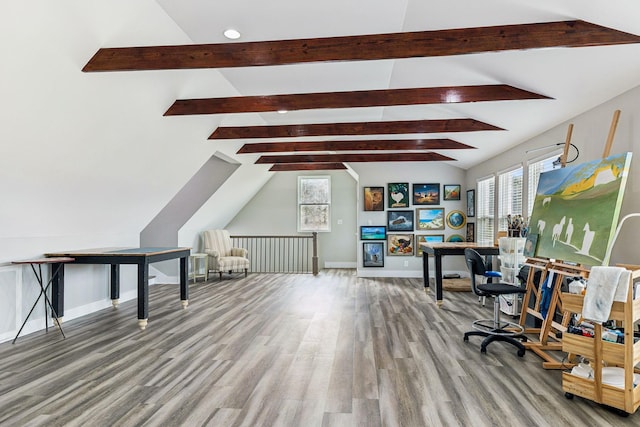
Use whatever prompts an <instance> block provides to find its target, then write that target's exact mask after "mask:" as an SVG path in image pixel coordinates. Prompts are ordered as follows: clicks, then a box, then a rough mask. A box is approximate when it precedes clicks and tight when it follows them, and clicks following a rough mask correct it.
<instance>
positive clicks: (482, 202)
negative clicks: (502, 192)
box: [476, 176, 496, 244]
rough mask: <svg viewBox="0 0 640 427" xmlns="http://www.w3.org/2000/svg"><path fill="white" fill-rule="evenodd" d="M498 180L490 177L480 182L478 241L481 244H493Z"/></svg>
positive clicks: (477, 214)
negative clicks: (494, 209) (494, 208)
mask: <svg viewBox="0 0 640 427" xmlns="http://www.w3.org/2000/svg"><path fill="white" fill-rule="evenodd" d="M495 189H496V179H495V177H493V176H492V177H490V178H487V179H483V180H480V181H478V197H477V201H476V204H477V206H478V207H477V212H476V223H477V225H476V227H477V232H476V234H477V239H478V243H481V244H492V243H493V235H494V233H493V230H494V217H495V213H494V211H493V206H494V204H495V198H496V195H495Z"/></svg>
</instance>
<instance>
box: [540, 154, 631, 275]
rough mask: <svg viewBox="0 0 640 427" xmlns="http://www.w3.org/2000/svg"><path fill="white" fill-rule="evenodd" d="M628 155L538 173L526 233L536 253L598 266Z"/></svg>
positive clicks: (614, 222)
mask: <svg viewBox="0 0 640 427" xmlns="http://www.w3.org/2000/svg"><path fill="white" fill-rule="evenodd" d="M630 163H631V153H623V154H617V155H613V156H609V157H607V158H604V159H601V160H594V161H592V162H586V163H582V164H579V165H575V166H567V167H565V168H562V169H556V170H552V171H548V172H543V173H542V174H540V180H539V182H538V189H537V192H536V197H535V202H534V205H533V212H532V214H531V218H530V220H529V232H530V233H536V234H537V235H538V246H537V250H536V256H538V257H544V258H550V259H556V260H562V261H569V262H575V263H578V264H583V265H601V264H602V263H603V260H604V257H605V254H606V252H607V247H608V246H609V242H610V241H611V239H612V238H613V235H614V233H615V228H616V225H617V223H618V217H619V216H620V207H621V205H622V197H623V195H624V189H625V185H626V182H627V176H628V172H629V165H630Z"/></svg>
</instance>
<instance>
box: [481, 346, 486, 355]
mask: <svg viewBox="0 0 640 427" xmlns="http://www.w3.org/2000/svg"><path fill="white" fill-rule="evenodd" d="M480 353H485V354H486V353H487V346H485V345H483V346H480Z"/></svg>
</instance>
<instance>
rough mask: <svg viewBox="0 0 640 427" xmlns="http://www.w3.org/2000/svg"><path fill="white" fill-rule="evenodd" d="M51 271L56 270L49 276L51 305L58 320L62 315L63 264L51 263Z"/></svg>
mask: <svg viewBox="0 0 640 427" xmlns="http://www.w3.org/2000/svg"><path fill="white" fill-rule="evenodd" d="M51 271H57V272H58V274H54V275H53V276H51V305H52V306H53V311H55V313H56V315H57V316H58V322H60V319H61V318H62V316H64V264H62V263H52V264H51Z"/></svg>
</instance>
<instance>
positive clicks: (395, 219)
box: [387, 210, 413, 231]
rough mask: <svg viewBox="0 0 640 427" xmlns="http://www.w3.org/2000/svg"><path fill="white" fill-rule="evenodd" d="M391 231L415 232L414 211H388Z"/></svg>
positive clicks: (388, 222) (388, 225)
mask: <svg viewBox="0 0 640 427" xmlns="http://www.w3.org/2000/svg"><path fill="white" fill-rule="evenodd" d="M387 228H388V230H389V231H413V211H411V210H408V211H387Z"/></svg>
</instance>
